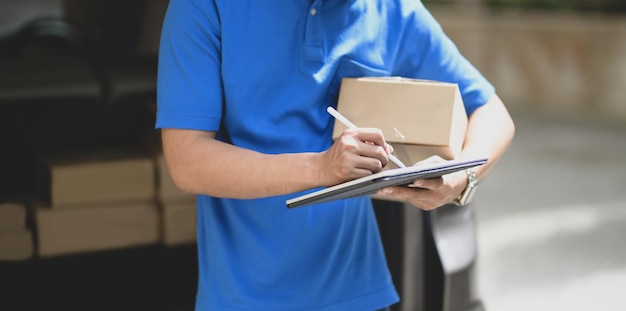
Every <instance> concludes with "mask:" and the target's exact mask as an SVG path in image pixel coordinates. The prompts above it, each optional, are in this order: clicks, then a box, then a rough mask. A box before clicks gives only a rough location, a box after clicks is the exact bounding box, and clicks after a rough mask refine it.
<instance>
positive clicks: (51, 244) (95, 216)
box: [35, 202, 160, 257]
mask: <svg viewBox="0 0 626 311" xmlns="http://www.w3.org/2000/svg"><path fill="white" fill-rule="evenodd" d="M35 221H36V225H37V238H38V253H39V256H41V257H49V256H57V255H64V254H74V253H83V252H90V251H100V250H109V249H118V248H125V247H131V246H139V245H149V244H154V243H157V242H158V241H159V233H160V230H159V225H160V221H159V211H158V208H157V206H156V204H154V203H151V202H146V203H128V204H117V205H110V204H102V205H97V206H85V207H82V208H68V209H51V208H49V207H45V206H37V207H35Z"/></svg>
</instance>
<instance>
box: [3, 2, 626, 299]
mask: <svg viewBox="0 0 626 311" xmlns="http://www.w3.org/2000/svg"><path fill="white" fill-rule="evenodd" d="M423 2H424V3H425V4H426V6H427V7H428V8H429V9H430V10H431V12H432V13H433V15H434V16H435V17H436V18H437V19H438V20H439V21H440V23H441V25H442V27H443V28H444V30H445V31H446V33H448V35H449V36H450V37H451V38H452V40H453V41H455V42H456V43H457V46H458V47H459V49H460V50H461V52H462V53H463V54H464V55H465V56H466V57H467V58H468V59H469V60H470V61H471V62H472V63H474V65H475V66H476V67H478V68H479V69H480V70H481V71H482V72H483V73H484V74H485V76H487V78H488V79H489V80H490V81H492V82H493V83H494V84H495V86H496V88H497V91H498V94H499V95H500V97H501V98H502V99H503V100H504V102H505V104H507V106H508V107H509V109H510V111H511V113H512V115H513V117H514V120H515V122H516V126H517V135H516V138H515V141H514V142H513V145H512V146H511V148H510V150H509V151H508V153H507V154H506V155H505V157H504V158H503V160H502V162H501V163H500V165H499V166H498V167H497V168H496V169H495V170H494V171H493V173H492V175H491V176H489V177H488V178H487V179H486V180H485V181H484V182H483V183H482V184H481V188H480V190H479V192H478V194H477V195H476V197H475V204H474V205H475V209H476V222H477V235H478V261H477V263H476V265H477V280H478V282H477V285H476V286H477V291H478V293H479V294H478V295H479V296H480V298H481V299H482V301H483V303H484V305H485V307H486V309H487V310H498V311H499V310H507V311H511V310H622V309H624V307H623V306H624V305H626V298H624V295H623V294H622V292H623V291H624V289H625V288H626V242H624V239H623V236H626V2H625V1H623V0H544V1H539V0H456V1H452V0H449V1H438V0H430V1H423ZM166 5H167V0H151V1H148V0H143V1H142V0H135V1H121V0H111V1H104V0H65V1H62V0H19V1H17V0H0V144H1V147H0V310H40V309H53V310H56V309H62V310H112V309H113V310H143V309H148V308H149V309H152V310H190V309H192V306H193V299H194V295H195V280H196V276H195V274H196V266H195V265H196V261H195V260H196V259H195V255H196V254H195V245H194V239H195V237H194V236H193V230H194V220H193V218H194V215H193V198H190V196H189V195H187V194H184V193H179V192H177V191H176V190H175V189H173V186H172V185H171V181H170V180H169V176H168V174H167V169H166V167H165V166H164V165H163V162H162V157H161V155H160V152H159V148H160V147H159V144H158V134H157V133H155V131H153V130H152V128H153V120H154V100H155V97H154V95H155V94H154V92H155V81H156V76H155V73H156V72H155V69H156V54H157V52H158V49H157V47H158V37H159V29H160V22H161V19H162V16H163V13H164V11H165V7H166ZM94 150H98V152H94ZM102 150H106V152H102ZM115 172H118V174H117V175H119V174H122V175H123V173H124V172H125V173H127V174H131V175H132V176H134V177H133V178H135V182H134V183H133V184H128V183H124V182H125V181H120V180H116V179H115V176H117V175H116V174H114V173H115ZM85 174H87V175H89V174H90V175H89V176H100V177H98V178H97V179H98V180H96V181H93V182H91V183H87V182H85V179H84V178H83V177H84V175H85ZM138 176H139V177H138ZM137 178H139V180H137ZM55 180H56V182H54V181H55ZM55 185H65V187H56V186H55ZM68 188H69V189H70V190H68ZM104 188H106V189H110V191H108V193H109V194H112V195H111V196H109V197H98V195H97V191H95V190H94V189H104ZM71 189H74V190H71ZM125 189H126V190H128V189H132V191H131V192H128V191H126V192H125ZM94 191H95V192H94ZM32 198H36V200H33V199H32ZM77 206H80V208H77ZM119 219H125V220H126V221H127V222H126V223H124V224H120V222H119ZM77 223H79V224H83V226H84V228H81V227H75V225H76V224H77ZM73 226H74V227H73ZM59 228H65V229H66V230H59ZM129 228H131V229H129ZM81 230H83V231H84V232H90V233H89V234H90V235H86V236H81V235H77V234H75V232H81ZM52 237H55V238H56V239H53V238H52ZM59 241H61V242H59ZM64 297H69V298H64Z"/></svg>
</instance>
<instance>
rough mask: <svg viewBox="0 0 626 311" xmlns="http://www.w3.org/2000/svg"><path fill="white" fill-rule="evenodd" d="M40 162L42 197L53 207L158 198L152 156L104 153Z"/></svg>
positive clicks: (55, 158)
mask: <svg viewBox="0 0 626 311" xmlns="http://www.w3.org/2000/svg"><path fill="white" fill-rule="evenodd" d="M41 161H42V164H41V169H40V174H39V178H38V188H39V196H40V198H41V200H43V201H44V202H45V203H47V204H48V205H49V206H50V207H51V208H68V207H76V206H79V207H80V206H85V205H90V204H101V203H104V204H111V203H113V202H128V201H148V200H153V199H154V197H155V192H156V190H155V188H156V187H155V183H156V182H155V172H154V171H155V165H154V160H153V159H152V158H150V157H144V156H135V155H128V154H123V153H121V154H120V153H116V152H111V153H108V152H106V151H103V152H98V153H94V154H72V155H58V156H49V157H45V158H43V159H42V160H41Z"/></svg>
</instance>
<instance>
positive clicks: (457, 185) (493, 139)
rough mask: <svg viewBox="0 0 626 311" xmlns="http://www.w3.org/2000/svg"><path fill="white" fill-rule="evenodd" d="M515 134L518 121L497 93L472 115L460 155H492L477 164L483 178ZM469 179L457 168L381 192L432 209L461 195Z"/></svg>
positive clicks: (477, 171)
mask: <svg viewBox="0 0 626 311" xmlns="http://www.w3.org/2000/svg"><path fill="white" fill-rule="evenodd" d="M514 134H515V125H514V123H513V120H512V119H511V116H510V115H509V112H508V111H507V109H506V107H505V106H504V104H503V103H502V101H501V100H500V98H499V97H498V96H497V95H494V96H493V97H492V98H491V99H490V100H489V101H488V102H487V103H486V104H485V105H483V106H481V107H480V108H478V109H476V110H475V111H474V112H473V113H472V114H471V115H470V117H469V122H468V126H467V132H466V135H465V144H464V146H463V152H462V154H461V156H460V158H465V159H470V158H478V157H487V158H488V159H489V161H488V162H487V164H485V165H481V166H479V167H476V168H475V171H476V175H477V178H478V180H481V179H483V178H485V176H487V174H488V173H489V171H490V170H491V169H492V168H493V167H494V166H495V165H496V163H497V162H498V161H499V160H500V158H501V157H502V155H503V154H504V152H505V151H506V149H507V148H508V146H509V145H510V143H511V141H512V140H513V136H514ZM431 160H432V159H431ZM467 183H468V180H467V176H466V174H465V172H456V173H453V174H448V175H445V176H443V177H441V178H433V179H425V180H418V181H416V182H415V183H414V185H415V186H416V187H418V188H417V189H416V188H406V187H391V188H385V189H382V190H381V191H379V194H381V195H387V196H393V197H396V198H399V199H402V200H405V201H408V202H409V203H411V204H413V205H415V206H417V207H419V208H422V209H424V210H430V209H434V208H437V207H439V206H441V205H444V204H446V203H449V202H451V201H453V200H454V199H456V198H458V197H459V196H460V195H461V193H462V192H463V190H464V189H465V187H466V186H467Z"/></svg>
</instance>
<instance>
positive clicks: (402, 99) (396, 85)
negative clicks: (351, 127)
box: [333, 77, 467, 165]
mask: <svg viewBox="0 0 626 311" xmlns="http://www.w3.org/2000/svg"><path fill="white" fill-rule="evenodd" d="M337 110H338V111H339V112H340V113H341V114H343V115H344V116H346V117H347V118H348V119H349V120H351V121H352V122H354V123H355V124H356V125H358V126H359V127H374V128H379V129H381V130H382V131H383V133H384V135H385V139H386V140H387V142H389V143H390V144H391V145H392V146H394V148H395V150H396V152H395V153H396V156H397V157H398V158H400V160H402V161H403V162H404V163H405V164H407V165H412V164H415V163H416V162H418V161H421V160H423V159H425V158H427V157H429V156H432V155H439V156H441V157H443V158H445V159H454V158H456V157H457V156H458V155H459V154H460V152H461V149H462V146H463V140H464V138H465V130H466V127H467V115H466V112H465V107H464V105H463V100H462V98H461V94H460V92H459V89H458V86H457V85H456V84H452V83H444V82H436V81H423V80H414V79H407V78H400V77H383V78H344V79H343V80H342V84H341V90H340V94H339V101H338V107H337ZM345 129H346V127H345V126H344V125H343V124H341V123H340V122H335V128H334V132H333V137H334V138H337V137H339V136H340V135H341V133H343V131H344V130H345Z"/></svg>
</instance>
